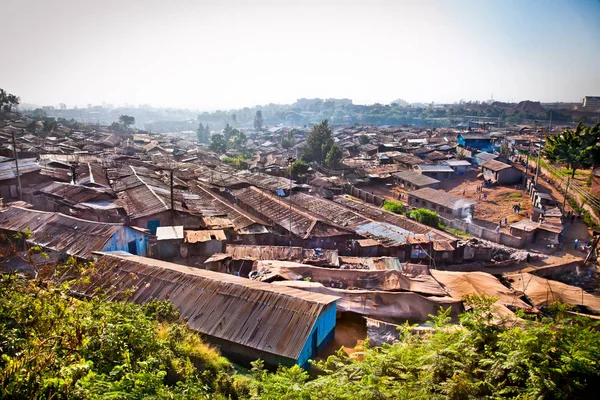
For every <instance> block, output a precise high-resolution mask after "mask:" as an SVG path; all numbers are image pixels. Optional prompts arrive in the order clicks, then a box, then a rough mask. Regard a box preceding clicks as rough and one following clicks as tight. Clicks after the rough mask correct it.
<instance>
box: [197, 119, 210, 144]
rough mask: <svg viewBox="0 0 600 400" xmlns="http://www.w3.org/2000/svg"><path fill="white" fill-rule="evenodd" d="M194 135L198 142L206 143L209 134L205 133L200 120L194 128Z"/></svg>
mask: <svg viewBox="0 0 600 400" xmlns="http://www.w3.org/2000/svg"><path fill="white" fill-rule="evenodd" d="M196 136H197V138H198V142H200V143H208V142H209V138H210V135H208V134H207V132H206V128H205V127H204V125H202V122H200V123H199V124H198V129H197V130H196Z"/></svg>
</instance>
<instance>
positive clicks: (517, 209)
mask: <svg viewBox="0 0 600 400" xmlns="http://www.w3.org/2000/svg"><path fill="white" fill-rule="evenodd" d="M520 212H521V204H513V213H514V214H518V213H520Z"/></svg>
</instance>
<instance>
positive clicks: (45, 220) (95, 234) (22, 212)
mask: <svg viewBox="0 0 600 400" xmlns="http://www.w3.org/2000/svg"><path fill="white" fill-rule="evenodd" d="M122 228H123V224H107V223H102V222H93V221H86V220H83V219H79V218H75V217H71V216H68V215H64V214H60V213H48V212H44V211H36V210H29V209H26V208H21V207H10V208H8V210H6V211H3V212H2V213H0V229H6V230H11V231H19V232H23V231H24V230H25V229H30V230H31V234H32V235H31V238H29V239H28V240H27V241H28V242H29V243H34V244H37V245H39V246H41V247H44V248H46V249H50V250H54V251H59V252H64V253H66V254H68V255H71V256H77V257H80V258H85V259H89V258H90V257H91V255H92V252H94V251H100V250H102V249H103V248H104V245H105V244H106V242H107V241H108V240H109V239H110V238H111V237H112V236H113V235H114V234H115V233H116V232H117V231H119V230H120V229H122Z"/></svg>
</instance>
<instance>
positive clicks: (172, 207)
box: [169, 170, 175, 210]
mask: <svg viewBox="0 0 600 400" xmlns="http://www.w3.org/2000/svg"><path fill="white" fill-rule="evenodd" d="M169 178H171V210H174V209H175V198H174V197H173V170H171V171H169Z"/></svg>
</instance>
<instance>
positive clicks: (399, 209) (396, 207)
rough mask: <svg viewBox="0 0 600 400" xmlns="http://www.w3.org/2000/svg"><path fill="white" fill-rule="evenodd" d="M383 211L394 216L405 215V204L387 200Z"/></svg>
mask: <svg viewBox="0 0 600 400" xmlns="http://www.w3.org/2000/svg"><path fill="white" fill-rule="evenodd" d="M383 209H384V210H386V211H390V212H393V213H394V214H404V204H402V203H400V202H399V201H393V200H385V201H384V202H383Z"/></svg>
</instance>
